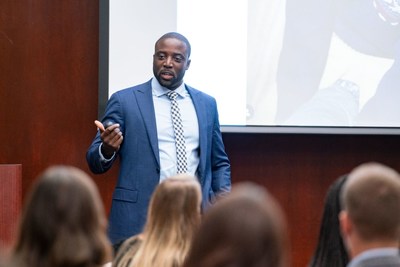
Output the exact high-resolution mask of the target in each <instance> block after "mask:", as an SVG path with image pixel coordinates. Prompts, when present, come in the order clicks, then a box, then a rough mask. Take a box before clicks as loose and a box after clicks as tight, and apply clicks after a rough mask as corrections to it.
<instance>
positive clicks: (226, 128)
mask: <svg viewBox="0 0 400 267" xmlns="http://www.w3.org/2000/svg"><path fill="white" fill-rule="evenodd" d="M109 12H110V0H100V1H99V62H98V64H99V69H98V74H99V77H98V83H99V84H98V111H97V115H98V118H102V117H103V114H104V111H105V109H106V105H107V101H108V95H109V88H108V84H109V35H110V27H109V22H110V16H109ZM221 131H222V132H223V133H256V134H257V133H272V134H345V135H399V134H400V127H355V126H351V127H350V126H349V127H334V126H279V125H267V126H252V125H221Z"/></svg>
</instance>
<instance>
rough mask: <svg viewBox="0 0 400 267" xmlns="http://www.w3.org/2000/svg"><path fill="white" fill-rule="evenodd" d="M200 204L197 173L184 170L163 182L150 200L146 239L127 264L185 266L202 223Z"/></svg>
mask: <svg viewBox="0 0 400 267" xmlns="http://www.w3.org/2000/svg"><path fill="white" fill-rule="evenodd" d="M200 205H201V189H200V184H199V182H198V181H197V179H196V178H195V177H192V176H190V175H187V174H184V175H182V174H181V175H176V176H173V177H170V178H168V179H166V180H164V181H163V182H161V183H160V184H159V185H158V186H157V188H156V190H155V191H154V193H153V195H152V198H151V200H150V206H149V210H148V215H147V222H146V225H145V228H144V231H143V242H142V244H141V245H140V247H139V249H138V250H137V252H136V253H135V255H133V258H131V259H132V261H131V262H130V264H129V265H128V266H131V267H132V266H140V267H143V266H157V267H175V266H182V265H183V262H184V260H185V258H186V255H187V253H188V251H189V248H190V245H191V242H192V238H193V236H194V233H195V231H196V230H197V227H198V224H199V223H200ZM127 256H128V255H127ZM130 257H132V255H130ZM127 258H129V257H127ZM121 262H122V261H121ZM125 262H126V261H125Z"/></svg>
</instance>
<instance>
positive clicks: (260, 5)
mask: <svg viewBox="0 0 400 267" xmlns="http://www.w3.org/2000/svg"><path fill="white" fill-rule="evenodd" d="M100 8H101V10H100V62H99V63H100V80H99V83H100V85H99V88H100V92H99V95H100V100H99V101H100V102H101V103H99V104H100V105H99V106H100V107H101V108H104V104H105V103H104V102H105V101H106V100H107V99H108V97H109V96H111V94H112V93H114V92H116V91H118V90H120V89H124V88H127V87H130V86H133V85H136V84H139V83H143V82H146V81H148V80H149V79H150V78H152V75H153V74H152V56H153V52H154V43H155V41H156V40H157V39H158V38H159V37H160V36H161V35H162V34H164V33H166V32H169V31H178V32H180V33H182V34H183V35H185V36H186V37H187V38H188V39H189V41H190V42H191V45H192V55H191V60H192V62H191V66H190V68H189V70H188V71H187V72H186V76H185V79H184V80H185V83H187V84H189V85H191V86H193V87H195V88H197V89H199V90H201V91H204V92H206V93H208V94H210V95H212V96H213V97H215V98H216V99H217V103H218V109H219V116H220V123H221V126H222V130H223V131H226V132H230V131H231V132H236V131H238V132H243V131H244V132H283V133H285V132H297V133H356V134H363V133H372V134H398V133H400V104H399V101H400V62H399V61H400V0H390V1H389V0H341V1H338V0H336V1H335V0H326V1H321V0H305V1H296V0H286V1H284V0H267V1H265V0H202V1H197V0H146V1H139V0H113V1H110V0H102V1H101V3H100ZM100 113H101V112H99V114H100Z"/></svg>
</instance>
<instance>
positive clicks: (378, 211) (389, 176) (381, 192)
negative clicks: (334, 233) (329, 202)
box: [340, 162, 400, 256]
mask: <svg viewBox="0 0 400 267" xmlns="http://www.w3.org/2000/svg"><path fill="white" fill-rule="evenodd" d="M341 200H342V204H343V210H344V211H343V212H342V213H341V218H340V219H341V224H342V225H341V226H342V231H343V232H344V233H345V235H346V236H347V238H348V240H350V243H351V244H349V249H350V250H352V244H353V243H354V242H351V240H354V239H352V238H351V235H352V234H353V235H354V236H356V237H357V240H361V241H362V242H364V243H385V242H389V243H390V242H393V243H397V245H398V240H399V237H400V176H399V174H398V173H397V172H396V171H395V170H393V169H392V168H390V167H388V166H385V165H383V164H379V163H374V162H372V163H366V164H362V165H360V166H358V167H357V168H355V169H354V170H353V171H352V172H351V173H350V175H349V177H348V181H347V182H346V184H345V186H344V188H343V193H342V199H341ZM346 222H347V223H346ZM349 222H350V223H351V225H352V227H351V228H348V227H346V226H349ZM349 229H352V232H351V233H350V232H349V231H348V230H349ZM353 256H354V255H353Z"/></svg>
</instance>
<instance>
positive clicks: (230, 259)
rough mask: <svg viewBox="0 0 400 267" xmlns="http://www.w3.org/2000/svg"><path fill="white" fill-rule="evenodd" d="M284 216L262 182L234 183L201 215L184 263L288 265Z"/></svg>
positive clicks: (202, 266) (195, 266) (193, 266)
mask: <svg viewBox="0 0 400 267" xmlns="http://www.w3.org/2000/svg"><path fill="white" fill-rule="evenodd" d="M288 262H289V260H288V236H287V225H286V219H285V218H284V215H283V212H282V210H281V207H280V206H279V204H278V203H277V201H276V200H275V199H274V198H273V197H272V196H271V195H270V194H269V193H268V192H267V191H266V190H265V189H264V188H263V187H261V186H258V185H256V184H253V183H250V182H243V183H240V184H235V185H234V186H233V189H232V193H231V194H229V195H228V196H226V197H225V198H223V199H220V200H219V201H218V202H217V203H216V204H215V205H214V206H212V207H211V208H210V209H209V211H208V212H207V213H206V214H205V215H204V218H203V221H202V223H201V226H200V229H199V231H198V233H197V234H196V237H195V239H194V243H193V246H192V249H191V251H190V252H189V255H188V258H187V262H186V263H185V266H187V267H217V266H235V267H256V266H271V267H282V266H288V265H287V264H288Z"/></svg>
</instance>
